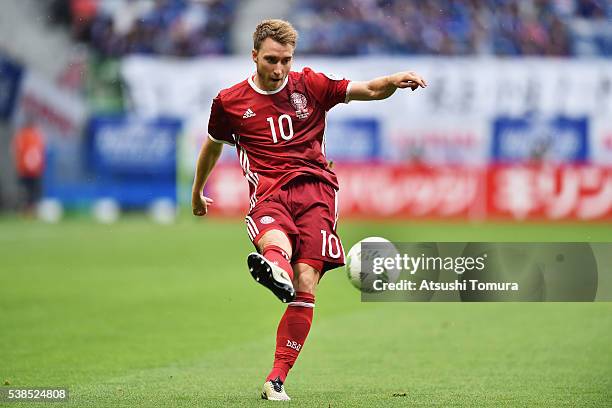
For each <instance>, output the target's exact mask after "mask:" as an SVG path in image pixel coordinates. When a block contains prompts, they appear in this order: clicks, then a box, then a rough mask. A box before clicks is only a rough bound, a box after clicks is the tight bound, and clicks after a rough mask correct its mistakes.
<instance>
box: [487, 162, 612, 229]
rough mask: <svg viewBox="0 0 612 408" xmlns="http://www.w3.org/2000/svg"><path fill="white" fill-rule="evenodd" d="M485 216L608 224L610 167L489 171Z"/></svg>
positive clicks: (611, 198) (611, 186) (611, 201)
mask: <svg viewBox="0 0 612 408" xmlns="http://www.w3.org/2000/svg"><path fill="white" fill-rule="evenodd" d="M487 216H488V217H490V218H512V219H544V220H561V219H564V220H567V219H572V220H603V219H607V220H612V167H604V166H596V165H579V166H578V165H565V166H551V165H531V166H516V165H514V166H510V165H509V166H492V167H489V170H488V171H487Z"/></svg>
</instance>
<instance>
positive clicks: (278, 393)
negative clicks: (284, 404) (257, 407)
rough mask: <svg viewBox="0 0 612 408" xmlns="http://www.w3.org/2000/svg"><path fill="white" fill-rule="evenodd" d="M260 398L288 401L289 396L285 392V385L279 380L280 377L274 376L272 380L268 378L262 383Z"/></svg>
mask: <svg viewBox="0 0 612 408" xmlns="http://www.w3.org/2000/svg"><path fill="white" fill-rule="evenodd" d="M261 399H265V400H270V401H289V400H291V398H289V396H288V395H287V393H286V392H285V386H284V385H283V382H282V381H281V380H280V377H276V379H274V380H268V381H266V382H265V383H264V385H263V390H262V391H261Z"/></svg>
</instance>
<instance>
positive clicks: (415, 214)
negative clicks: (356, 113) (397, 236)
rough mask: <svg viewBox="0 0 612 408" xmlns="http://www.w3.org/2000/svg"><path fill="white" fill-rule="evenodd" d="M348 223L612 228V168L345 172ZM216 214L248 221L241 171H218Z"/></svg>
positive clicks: (366, 167) (227, 167)
mask: <svg viewBox="0 0 612 408" xmlns="http://www.w3.org/2000/svg"><path fill="white" fill-rule="evenodd" d="M335 171H336V174H337V175H338V179H339V181H340V193H339V206H340V214H341V216H342V217H358V218H430V219H432V218H443V219H449V218H462V219H517V220H523V219H537V220H552V221H554V220H612V167H605V166H596V165H572V166H569V165H567V166H558V165H557V166H554V165H525V166H518V165H508V166H489V167H486V168H485V167H465V166H436V167H420V166H399V165H388V164H339V165H337V166H336V168H335ZM207 194H208V195H210V196H211V197H212V198H213V199H214V200H215V204H214V207H213V208H211V214H213V215H221V216H244V215H245V214H246V212H247V208H248V202H249V200H248V191H247V183H246V180H245V179H244V177H243V176H242V170H241V169H240V167H239V166H238V165H235V164H221V165H219V166H217V167H216V168H215V170H214V171H213V174H212V176H211V179H210V180H209V183H208V185H207Z"/></svg>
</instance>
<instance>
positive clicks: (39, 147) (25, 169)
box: [13, 118, 45, 215]
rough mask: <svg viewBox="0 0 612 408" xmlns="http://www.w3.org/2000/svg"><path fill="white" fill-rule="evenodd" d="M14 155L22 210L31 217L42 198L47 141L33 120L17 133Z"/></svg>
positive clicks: (14, 139)
mask: <svg viewBox="0 0 612 408" xmlns="http://www.w3.org/2000/svg"><path fill="white" fill-rule="evenodd" d="M13 154H14V159H15V160H14V162H15V168H16V170H17V176H18V177H19V184H20V188H21V197H22V200H21V202H22V203H23V204H22V205H21V209H22V210H23V211H24V212H25V213H26V214H27V215H29V214H31V213H32V212H33V210H34V207H35V206H36V204H37V203H38V201H39V200H40V198H41V195H42V177H43V173H44V171H45V141H44V138H43V135H42V132H41V130H40V129H39V128H38V126H36V123H35V122H34V120H33V119H32V118H28V119H27V120H26V122H25V124H24V126H23V127H21V128H20V129H19V130H18V131H17V132H16V133H15V136H14V138H13Z"/></svg>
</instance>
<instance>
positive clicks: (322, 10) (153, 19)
mask: <svg viewBox="0 0 612 408" xmlns="http://www.w3.org/2000/svg"><path fill="white" fill-rule="evenodd" d="M52 1H53V4H54V10H55V11H56V12H55V13H54V14H55V15H56V17H57V19H59V20H63V21H65V22H67V23H69V24H70V26H71V27H72V30H73V33H74V36H75V38H77V39H78V40H81V41H84V42H87V43H89V44H90V45H92V46H93V47H94V49H97V50H98V51H100V53H101V54H102V55H104V56H122V55H126V54H133V53H138V54H160V55H171V56H178V57H191V56H198V55H211V54H213V55H214V54H231V53H232V52H233V51H235V50H233V49H232V43H231V38H230V37H231V31H232V27H233V25H234V24H239V22H237V21H236V18H235V17H236V14H237V13H236V10H237V8H238V7H240V5H241V3H243V1H242V0H52ZM286 18H288V19H289V20H290V21H292V22H294V24H295V26H296V28H297V29H298V30H299V31H300V46H299V50H300V52H301V53H306V54H324V55H325V54H333V55H363V54H435V55H500V56H517V55H543V56H569V55H604V56H612V3H611V2H610V1H609V0H530V1H519V0H427V1H420V0H419V1H417V0H414V1H410V0H299V1H294V2H292V6H291V8H290V12H289V13H288V15H287V16H286ZM251 30H252V28H251V27H249V28H248V30H247V29H245V32H244V35H245V36H249V35H250V34H251Z"/></svg>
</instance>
